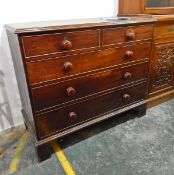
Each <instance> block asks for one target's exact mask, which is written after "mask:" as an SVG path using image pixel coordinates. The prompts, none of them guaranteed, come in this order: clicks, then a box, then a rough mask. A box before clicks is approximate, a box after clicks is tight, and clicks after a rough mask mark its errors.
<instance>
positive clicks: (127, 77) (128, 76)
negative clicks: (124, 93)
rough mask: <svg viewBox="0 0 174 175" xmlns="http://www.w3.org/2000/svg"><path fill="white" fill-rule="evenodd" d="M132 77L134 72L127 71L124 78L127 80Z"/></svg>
mask: <svg viewBox="0 0 174 175" xmlns="http://www.w3.org/2000/svg"><path fill="white" fill-rule="evenodd" d="M130 78H132V74H131V73H130V72H126V73H125V74H124V79H125V80H127V79H130Z"/></svg>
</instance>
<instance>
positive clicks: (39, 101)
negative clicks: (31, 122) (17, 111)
mask: <svg viewBox="0 0 174 175" xmlns="http://www.w3.org/2000/svg"><path fill="white" fill-rule="evenodd" d="M148 67H149V64H148V62H146V63H142V62H141V63H138V64H135V65H132V66H125V67H122V68H115V69H110V70H107V71H104V72H103V71H102V72H100V73H95V74H92V75H87V76H84V77H79V78H75V79H71V80H68V81H63V82H58V83H54V84H50V85H46V86H42V87H37V88H33V89H32V95H33V104H34V108H35V110H36V111H39V110H43V109H44V108H49V107H53V106H56V105H57V106H59V105H62V104H64V103H67V102H68V103H69V102H71V101H72V100H78V99H79V98H82V97H85V96H89V95H92V94H95V93H99V92H102V91H105V90H109V89H112V88H116V87H118V86H121V85H124V84H128V83H132V82H136V81H138V80H144V79H146V78H147V75H148ZM127 74H131V77H130V76H129V75H128V76H129V78H128V76H127ZM70 87H71V88H70ZM67 88H68V89H69V91H70V90H71V91H73V92H71V93H70V92H69V93H68V94H67Z"/></svg>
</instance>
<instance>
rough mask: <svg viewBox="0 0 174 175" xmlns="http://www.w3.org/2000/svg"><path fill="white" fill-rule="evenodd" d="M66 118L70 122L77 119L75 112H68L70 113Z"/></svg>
mask: <svg viewBox="0 0 174 175" xmlns="http://www.w3.org/2000/svg"><path fill="white" fill-rule="evenodd" d="M68 118H69V119H70V120H71V121H74V120H76V118H77V114H76V113H75V112H70V113H69V114H68Z"/></svg>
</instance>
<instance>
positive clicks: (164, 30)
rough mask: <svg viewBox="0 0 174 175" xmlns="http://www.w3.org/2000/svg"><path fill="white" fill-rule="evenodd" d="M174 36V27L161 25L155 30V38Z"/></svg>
mask: <svg viewBox="0 0 174 175" xmlns="http://www.w3.org/2000/svg"><path fill="white" fill-rule="evenodd" d="M170 34H174V25H164V26H163V25H161V26H157V27H155V28H154V36H162V35H170Z"/></svg>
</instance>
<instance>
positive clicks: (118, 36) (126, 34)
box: [103, 25, 153, 46]
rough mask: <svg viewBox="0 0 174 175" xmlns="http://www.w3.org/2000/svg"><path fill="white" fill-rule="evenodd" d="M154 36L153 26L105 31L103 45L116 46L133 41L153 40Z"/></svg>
mask: <svg viewBox="0 0 174 175" xmlns="http://www.w3.org/2000/svg"><path fill="white" fill-rule="evenodd" d="M152 36H153V26H152V25H146V26H136V27H125V28H110V29H104V30H103V45H104V46H107V45H116V44H120V43H126V42H131V41H138V40H144V39H151V38H152Z"/></svg>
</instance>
